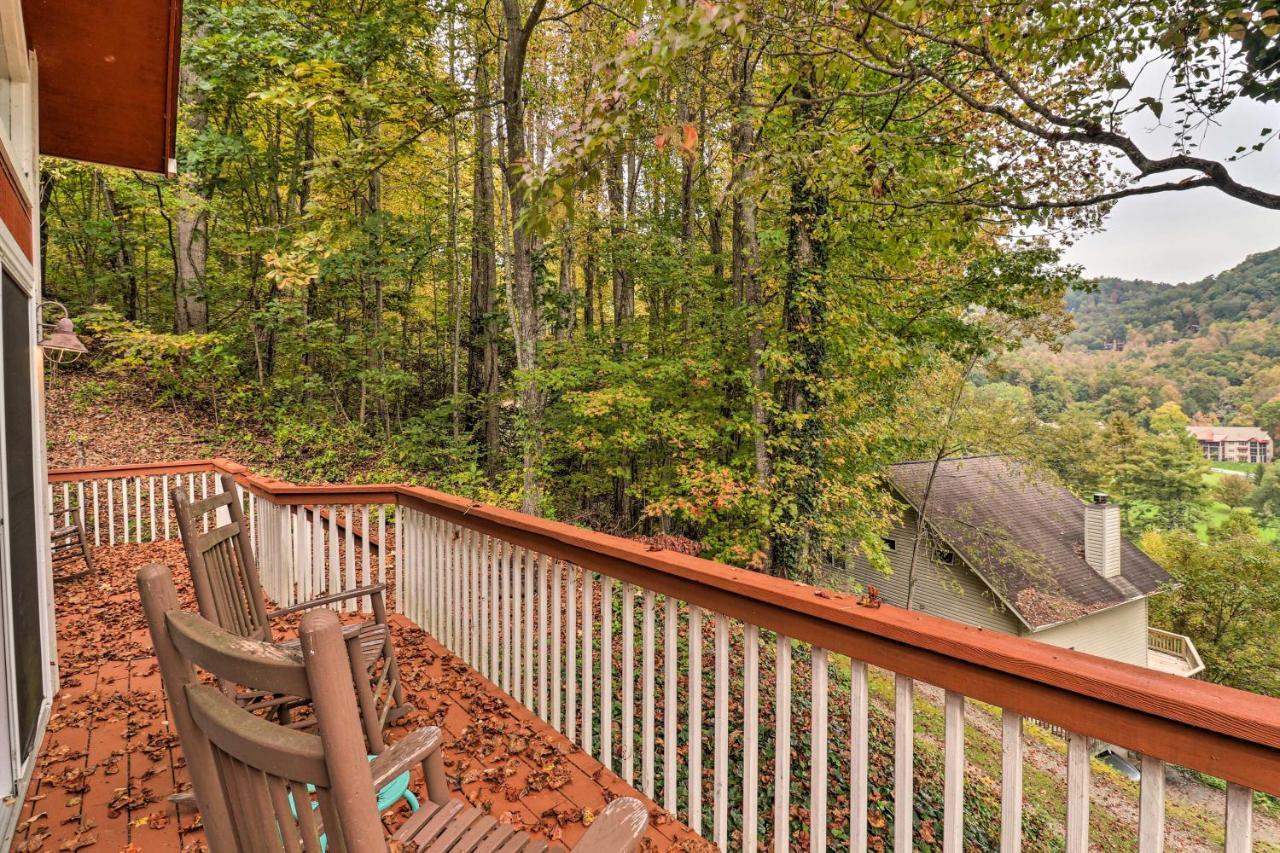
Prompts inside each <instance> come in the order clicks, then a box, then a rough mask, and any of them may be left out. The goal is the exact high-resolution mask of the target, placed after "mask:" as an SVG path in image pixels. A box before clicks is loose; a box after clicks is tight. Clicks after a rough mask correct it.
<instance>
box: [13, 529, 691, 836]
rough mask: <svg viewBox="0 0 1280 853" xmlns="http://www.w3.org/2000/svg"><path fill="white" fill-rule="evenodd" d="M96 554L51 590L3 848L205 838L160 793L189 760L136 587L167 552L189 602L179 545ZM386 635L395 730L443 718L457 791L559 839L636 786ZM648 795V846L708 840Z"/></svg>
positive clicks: (417, 637)
mask: <svg viewBox="0 0 1280 853" xmlns="http://www.w3.org/2000/svg"><path fill="white" fill-rule="evenodd" d="M95 559H96V560H97V562H98V564H99V566H100V567H101V572H100V573H99V574H98V575H96V576H92V577H88V578H84V579H82V580H79V581H73V582H70V583H67V584H65V585H59V587H58V590H57V612H58V646H59V655H58V656H59V663H60V666H61V675H62V689H61V691H60V692H59V693H58V695H57V697H56V698H55V700H54V706H53V712H52V716H51V718H50V721H49V730H48V733H47V734H46V736H45V740H44V743H43V744H42V746H41V750H40V755H39V758H38V761H37V766H36V771H35V778H34V779H33V781H32V784H31V789H30V791H29V792H28V795H27V801H26V804H25V805H24V808H23V816H22V823H21V824H20V825H19V829H18V833H17V835H16V836H15V838H14V842H13V850H15V851H19V853H21V852H22V851H34V850H48V851H58V850H63V851H66V850H80V849H87V850H104V851H170V850H172V851H200V850H205V849H207V848H206V846H205V843H204V833H203V832H202V830H201V829H200V822H199V816H198V815H196V814H193V813H189V812H179V811H178V810H177V809H176V808H175V807H174V806H173V805H171V804H170V803H168V802H167V800H166V797H167V796H168V795H169V794H171V793H173V792H174V791H177V790H181V789H182V788H183V787H184V786H185V785H186V784H187V779H186V772H185V768H184V763H183V758H182V751H181V749H180V748H179V746H178V739H177V737H176V733H174V732H173V731H172V729H171V728H170V727H169V724H168V714H167V709H166V706H165V702H164V697H163V690H162V687H161V683H160V673H159V668H158V666H157V664H156V661H155V658H154V657H153V656H152V654H151V644H150V640H149V638H148V636H147V631H146V625H145V622H144V620H143V616H142V610H141V606H140V604H139V602H138V599H137V593H136V591H135V589H134V586H133V575H134V572H135V571H136V570H137V569H138V567H140V566H142V565H143V564H145V563H147V562H152V561H156V562H161V563H164V564H166V565H169V566H171V567H174V569H175V571H174V576H175V580H176V581H177V583H178V590H179V595H180V596H182V598H183V601H184V606H187V607H194V605H193V599H192V596H191V590H190V584H189V582H188V575H187V572H186V570H185V563H184V561H183V558H182V551H181V548H180V546H179V545H178V544H177V543H176V542H163V543H157V544H154V545H122V546H117V547H114V548H99V549H97V550H96V551H95ZM394 634H395V642H396V648H397V650H398V652H399V659H400V662H401V667H402V670H403V674H404V678H405V682H406V684H407V685H409V686H410V688H411V689H412V691H413V702H414V705H415V706H416V707H417V709H418V710H417V711H416V712H415V713H414V714H411V715H410V716H409V717H408V718H406V719H405V720H404V721H402V723H401V724H400V730H401V731H403V730H405V729H411V728H416V727H418V726H422V725H428V724H434V725H439V726H441V727H442V728H443V729H444V731H445V734H446V738H445V764H446V771H447V773H448V775H449V778H450V782H451V784H452V785H453V787H454V789H455V791H458V792H460V793H459V795H460V796H463V797H465V798H466V799H467V800H469V801H471V802H472V803H475V804H477V805H480V806H482V807H485V808H488V809H489V810H490V812H491V813H492V814H493V815H495V816H497V817H498V818H499V819H500V820H503V821H506V822H510V823H512V824H514V825H518V826H521V827H524V828H527V829H530V830H532V831H535V832H538V833H540V834H542V835H544V836H546V837H548V838H551V839H559V840H561V841H562V842H563V843H565V844H569V845H571V844H572V843H573V842H574V841H575V840H576V839H577V838H578V837H579V836H581V834H582V832H583V831H584V821H586V822H589V821H590V820H591V819H593V817H594V815H596V814H598V813H599V812H600V810H601V809H602V808H603V807H604V806H605V804H606V803H607V802H608V801H609V800H611V799H613V798H614V797H616V796H620V795H627V796H635V797H640V798H641V799H644V798H643V797H641V796H640V795H639V794H637V793H636V792H635V791H634V790H633V789H632V788H631V787H630V786H628V785H627V784H626V783H625V782H623V781H622V780H621V779H620V778H618V777H617V776H616V775H614V774H613V773H611V772H610V771H609V770H607V769H605V767H604V766H603V765H601V764H600V763H599V762H597V761H596V760H595V759H594V758H592V757H591V756H589V755H587V754H585V753H583V752H582V751H581V750H580V749H578V748H577V747H576V746H574V745H573V744H572V743H570V742H569V741H568V740H567V739H566V738H564V737H563V736H562V735H560V734H559V733H557V732H555V731H554V730H553V729H551V728H550V727H549V726H548V725H547V724H545V723H544V722H542V721H541V720H540V719H538V718H537V717H536V716H534V715H533V714H532V713H530V712H529V711H528V710H527V709H526V708H524V706H523V705H520V704H519V703H517V702H516V701H515V700H513V699H511V698H510V697H509V696H507V695H506V694H505V693H503V692H502V691H501V690H499V689H498V688H497V687H495V686H494V685H493V684H491V683H490V682H488V681H487V680H485V679H484V678H482V677H481V676H480V675H479V674H478V673H476V672H475V671H474V670H472V669H471V668H470V667H469V666H467V665H466V664H464V663H462V661H460V660H459V659H457V658H455V657H454V656H453V655H452V654H450V653H449V652H448V651H447V650H446V649H444V648H443V647H442V646H441V645H440V644H439V643H437V642H436V641H435V640H434V639H433V638H432V637H430V636H429V635H427V634H426V633H425V632H424V631H422V630H421V629H419V628H417V627H416V626H414V625H412V624H410V623H408V622H407V621H405V620H401V619H399V618H398V617H397V619H396V625H395V626H394ZM395 736H396V735H395V733H393V734H392V736H391V737H392V739H394V738H395ZM417 781H418V780H415V782H417ZM415 787H416V788H417V789H418V790H419V791H421V785H420V784H416V785H415ZM646 802H648V801H646ZM648 805H649V807H650V827H649V834H648V837H647V839H646V841H647V843H648V847H649V849H652V850H704V849H713V848H711V847H710V845H708V844H707V843H706V842H705V841H703V840H702V839H701V838H699V837H698V836H696V835H694V834H693V833H692V832H691V831H690V830H689V829H688V828H687V827H685V826H684V825H682V824H680V823H678V822H676V821H675V820H674V819H673V818H672V817H671V816H670V815H668V814H667V813H666V812H665V811H663V810H662V809H661V808H660V807H658V806H656V805H654V804H652V803H648ZM401 817H402V815H393V816H391V817H390V818H389V822H390V823H392V824H394V823H395V822H396V821H398V820H399V819H401Z"/></svg>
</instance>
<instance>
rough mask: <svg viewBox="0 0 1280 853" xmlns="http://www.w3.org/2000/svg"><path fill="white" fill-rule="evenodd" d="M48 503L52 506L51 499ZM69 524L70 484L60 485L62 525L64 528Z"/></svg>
mask: <svg viewBox="0 0 1280 853" xmlns="http://www.w3.org/2000/svg"><path fill="white" fill-rule="evenodd" d="M49 503H50V504H51V505H52V503H53V501H52V499H50V501H49ZM50 509H52V506H50ZM70 523H71V484H70V483H63V484H62V524H63V525H64V526H65V525H68V524H70Z"/></svg>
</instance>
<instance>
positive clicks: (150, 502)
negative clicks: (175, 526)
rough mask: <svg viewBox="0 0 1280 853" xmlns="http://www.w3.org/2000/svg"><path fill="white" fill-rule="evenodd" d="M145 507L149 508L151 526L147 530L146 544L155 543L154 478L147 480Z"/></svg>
mask: <svg viewBox="0 0 1280 853" xmlns="http://www.w3.org/2000/svg"><path fill="white" fill-rule="evenodd" d="M147 506H148V507H149V508H150V519H151V526H150V528H149V529H148V533H147V536H148V537H149V538H148V539H147V541H148V542H155V541H156V478H155V477H148V478H147Z"/></svg>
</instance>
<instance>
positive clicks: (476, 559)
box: [467, 531, 485, 669]
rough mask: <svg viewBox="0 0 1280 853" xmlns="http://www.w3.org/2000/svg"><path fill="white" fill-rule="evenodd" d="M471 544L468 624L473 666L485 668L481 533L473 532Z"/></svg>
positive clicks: (468, 550)
mask: <svg viewBox="0 0 1280 853" xmlns="http://www.w3.org/2000/svg"><path fill="white" fill-rule="evenodd" d="M470 543H471V544H470V546H469V547H468V548H467V577H468V578H470V579H471V613H470V619H469V620H468V621H467V625H468V626H470V631H469V633H470V636H471V666H472V667H473V668H475V669H483V668H485V657H484V609H483V608H484V602H483V601H482V600H481V595H482V594H483V592H484V589H483V588H482V587H481V583H482V582H483V581H484V572H483V571H481V568H480V566H481V562H480V561H481V556H480V533H479V532H478V531H472V532H471V538H470Z"/></svg>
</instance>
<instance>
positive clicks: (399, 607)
mask: <svg viewBox="0 0 1280 853" xmlns="http://www.w3.org/2000/svg"><path fill="white" fill-rule="evenodd" d="M407 512H409V509H408V508H407V507H403V506H399V505H397V506H396V509H395V517H394V518H393V519H392V522H391V523H392V526H393V527H394V528H395V536H396V553H395V557H394V558H393V559H394V561H395V562H394V564H393V565H392V571H393V572H394V573H395V577H396V607H395V609H396V612H397V613H401V614H403V613H404V612H405V602H404V559H403V551H404V516H405V513H407ZM385 548H386V540H385V539H384V540H383V547H382V548H380V549H379V551H380V552H381V551H382V550H384V549H385Z"/></svg>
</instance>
